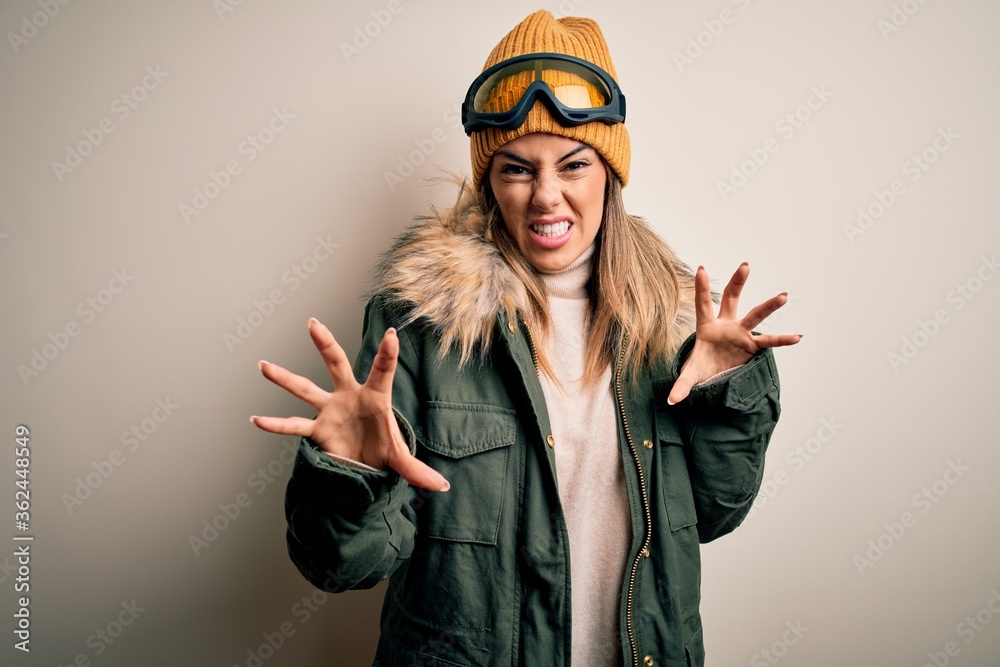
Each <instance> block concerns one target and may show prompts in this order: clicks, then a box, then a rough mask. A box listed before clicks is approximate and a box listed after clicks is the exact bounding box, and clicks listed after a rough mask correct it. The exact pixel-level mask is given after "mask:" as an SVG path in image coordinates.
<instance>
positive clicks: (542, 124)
mask: <svg viewBox="0 0 1000 667" xmlns="http://www.w3.org/2000/svg"><path fill="white" fill-rule="evenodd" d="M526 53H563V54H566V55H569V56H575V57H577V58H582V59H583V60H586V61H588V62H591V63H593V64H595V65H597V66H598V67H600V68H601V69H603V70H605V71H606V72H608V74H610V75H611V76H612V77H614V79H615V81H617V80H618V75H617V74H615V66H614V65H613V64H612V63H611V54H610V53H608V45H607V43H606V42H605V41H604V35H603V34H602V33H601V28H600V26H598V25H597V22H596V21H594V20H593V19H587V18H579V17H574V16H569V17H566V18H561V19H556V18H555V17H554V16H552V13H551V12H549V11H546V10H544V9H543V10H541V11H537V12H535V13H534V14H531V15H529V16H528V17H527V18H526V19H524V20H523V21H521V22H520V23H518V24H517V25H516V26H514V29H513V30H511V31H510V32H509V33H507V35H506V36H505V37H504V38H503V39H502V40H500V43H499V44H497V45H496V47H495V48H494V49H493V51H492V52H491V53H490V55H489V58H487V59H486V64H485V65H484V66H483V71H485V70H487V69H489V68H490V67H492V66H493V65H496V64H497V63H499V62H502V61H504V60H507V59H508V58H513V57H514V56H519V55H523V54H526ZM532 132H546V133H548V134H557V135H559V136H562V137H569V138H570V139H576V140H577V141H582V142H584V143H586V144H589V145H590V146H593V147H594V149H595V150H596V151H597V152H598V153H600V154H601V156H602V157H603V158H604V159H605V160H606V161H607V163H608V164H609V165H610V166H611V168H612V169H613V170H614V172H615V173H616V174H617V175H618V178H619V179H620V180H621V182H622V186H623V187H624V186H625V184H626V183H628V172H629V163H630V162H631V159H632V145H631V143H630V141H629V136H628V130H626V129H625V124H624V123H614V124H612V125H608V124H607V123H605V122H603V121H600V120H597V121H592V122H590V123H584V124H583V125H577V126H575V127H567V126H565V125H561V124H560V123H559V122H558V121H557V120H556V119H555V118H553V117H552V114H550V113H549V110H548V108H546V106H545V104H544V103H543V102H542V101H541V100H537V101H536V102H535V104H534V106H533V107H532V108H531V111H529V112H528V116H527V118H525V120H524V123H522V124H521V127H518V128H516V129H500V128H492V127H491V128H486V129H483V130H478V131H475V132H473V133H472V137H471V139H472V173H473V182H474V183H475V186H476V188H479V186H480V184H481V183H482V180H483V177H484V176H485V175H486V171H487V169H489V164H490V158H491V157H493V153H494V152H495V151H496V150H497V149H498V148H500V147H501V146H503V145H504V144H505V143H507V142H508V141H511V140H513V139H517V138H518V137H521V136H524V135H526V134H531V133H532Z"/></svg>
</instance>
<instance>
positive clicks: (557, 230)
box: [531, 220, 569, 236]
mask: <svg viewBox="0 0 1000 667" xmlns="http://www.w3.org/2000/svg"><path fill="white" fill-rule="evenodd" d="M531 229H532V230H534V232H535V233H536V234H538V235H539V236H562V235H563V234H565V233H566V232H567V231H569V221H568V220H563V221H562V222H557V223H556V224H554V225H532V226H531Z"/></svg>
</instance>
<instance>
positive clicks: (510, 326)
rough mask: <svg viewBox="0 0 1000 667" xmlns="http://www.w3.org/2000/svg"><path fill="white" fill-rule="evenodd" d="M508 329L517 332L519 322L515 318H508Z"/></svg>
mask: <svg viewBox="0 0 1000 667" xmlns="http://www.w3.org/2000/svg"><path fill="white" fill-rule="evenodd" d="M507 330H508V331H510V332H511V333H517V322H515V321H514V320H507Z"/></svg>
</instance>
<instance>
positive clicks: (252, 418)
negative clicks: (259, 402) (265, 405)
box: [250, 415, 257, 426]
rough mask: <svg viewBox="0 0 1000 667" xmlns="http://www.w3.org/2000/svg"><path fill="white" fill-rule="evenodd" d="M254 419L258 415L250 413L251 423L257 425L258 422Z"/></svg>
mask: <svg viewBox="0 0 1000 667" xmlns="http://www.w3.org/2000/svg"><path fill="white" fill-rule="evenodd" d="M254 419H257V415H250V423H251V424H253V425H254V426H256V425H257V422H255V421H254Z"/></svg>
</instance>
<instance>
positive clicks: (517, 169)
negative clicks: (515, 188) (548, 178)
mask: <svg viewBox="0 0 1000 667" xmlns="http://www.w3.org/2000/svg"><path fill="white" fill-rule="evenodd" d="M500 173H501V175H503V176H508V177H513V178H525V177H528V176H531V172H530V171H528V169H527V168H525V167H522V166H521V165H519V164H514V163H513V162H509V163H507V164H505V165H503V166H502V167H500Z"/></svg>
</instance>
